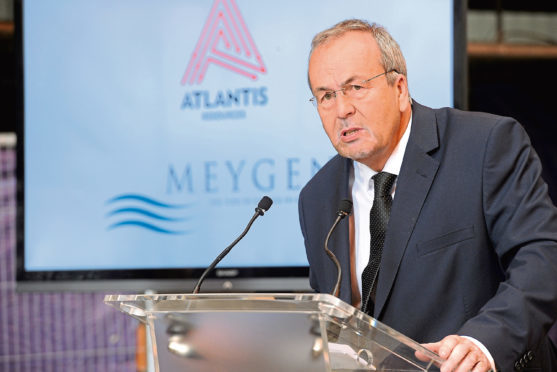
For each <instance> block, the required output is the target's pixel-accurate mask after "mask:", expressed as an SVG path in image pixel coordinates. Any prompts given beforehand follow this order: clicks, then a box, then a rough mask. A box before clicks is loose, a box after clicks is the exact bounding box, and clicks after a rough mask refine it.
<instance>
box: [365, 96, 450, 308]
mask: <svg viewBox="0 0 557 372" xmlns="http://www.w3.org/2000/svg"><path fill="white" fill-rule="evenodd" d="M438 146H439V141H438V134H437V124H436V118H435V113H434V111H433V110H432V109H429V108H426V107H424V106H421V105H419V104H418V103H416V102H414V103H413V108H412V129H411V132H410V138H409V140H408V145H407V146H406V151H405V153H404V159H403V162H402V167H401V170H400V175H399V177H398V180H397V186H396V191H395V197H394V199H393V206H392V209H391V217H390V220H389V225H388V227H387V235H386V237H385V245H384V248H383V255H382V259H381V268H380V270H379V281H378V282H377V294H376V298H375V311H374V316H375V317H377V318H379V317H380V315H381V312H382V310H383V307H384V305H385V303H386V301H387V298H388V296H389V293H390V291H391V289H392V286H393V284H394V281H395V278H396V274H397V272H398V268H399V266H400V262H401V260H402V257H403V255H404V252H405V250H406V246H407V244H408V240H409V239H410V236H411V234H412V231H413V230H414V226H415V224H416V221H417V219H418V216H419V214H420V210H421V208H422V205H423V203H424V201H425V199H426V197H427V194H428V192H429V189H430V187H431V184H432V182H433V179H434V177H435V174H436V173H437V169H438V168H439V162H438V161H437V160H435V159H433V158H432V157H430V156H429V154H428V153H429V152H430V151H432V150H434V149H436V148H437V147H438Z"/></svg>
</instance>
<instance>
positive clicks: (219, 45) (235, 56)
mask: <svg viewBox="0 0 557 372" xmlns="http://www.w3.org/2000/svg"><path fill="white" fill-rule="evenodd" d="M209 67H212V68H215V67H216V68H222V69H225V70H228V71H229V72H231V73H233V74H237V75H240V76H243V77H245V78H247V79H248V80H251V81H256V80H257V78H258V75H259V74H265V73H267V69H266V67H265V64H264V62H263V59H262V57H261V54H260V53H259V51H258V49H257V47H256V45H255V42H254V40H253V38H252V36H251V34H250V32H249V30H248V28H247V26H246V22H245V21H244V19H243V17H242V15H241V13H240V10H239V8H238V5H237V4H236V2H235V1H234V0H215V2H214V3H213V6H212V8H211V11H210V12H209V16H208V18H207V21H206V22H205V25H204V26H203V29H202V31H201V36H200V37H199V40H198V41H197V44H196V46H195V49H194V50H193V53H192V56H191V58H190V61H189V63H188V65H187V67H186V71H185V72H184V75H183V76H182V80H181V84H182V85H183V86H186V85H190V86H191V85H199V84H201V83H202V82H203V80H204V79H205V77H206V76H207V74H208V73H210V71H211V69H209ZM267 90H268V89H267V87H265V86H259V87H253V86H241V87H235V88H228V89H218V90H217V91H209V90H203V89H196V90H193V91H187V92H186V93H185V95H184V97H183V99H182V103H181V108H182V110H188V111H197V110H204V112H202V115H201V117H202V119H204V120H219V119H242V118H245V117H246V112H245V108H246V107H248V106H265V105H266V104H267V102H268V95H267ZM207 110H210V111H207ZM215 110H219V111H215ZM222 110H226V111H222Z"/></svg>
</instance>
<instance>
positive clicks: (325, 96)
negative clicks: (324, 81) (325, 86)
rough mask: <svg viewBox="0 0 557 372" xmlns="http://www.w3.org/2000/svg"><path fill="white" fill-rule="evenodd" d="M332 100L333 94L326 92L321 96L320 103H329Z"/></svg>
mask: <svg viewBox="0 0 557 372" xmlns="http://www.w3.org/2000/svg"><path fill="white" fill-rule="evenodd" d="M332 98H333V92H327V93H325V94H323V97H321V102H323V101H329V100H331V99H332Z"/></svg>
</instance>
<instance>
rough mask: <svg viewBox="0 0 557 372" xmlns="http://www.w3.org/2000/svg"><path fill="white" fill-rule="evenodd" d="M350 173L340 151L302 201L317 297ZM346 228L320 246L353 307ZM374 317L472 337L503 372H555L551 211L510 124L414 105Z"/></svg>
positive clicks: (408, 328)
mask: <svg viewBox="0 0 557 372" xmlns="http://www.w3.org/2000/svg"><path fill="white" fill-rule="evenodd" d="M352 167H353V164H352V161H351V160H349V159H346V158H342V157H340V156H338V155H337V156H336V157H334V158H333V159H331V160H330V161H329V162H328V163H327V164H326V165H325V166H324V167H323V168H322V169H321V170H320V171H319V172H318V173H317V174H316V175H315V176H314V177H313V178H312V179H311V181H310V182H309V183H308V184H307V185H306V186H305V187H304V188H303V190H302V191H301V193H300V199H299V213H300V224H301V228H302V233H303V235H304V239H305V246H306V251H307V257H308V260H309V264H310V284H311V286H312V288H314V289H315V290H316V291H318V292H330V291H331V290H332V288H333V286H334V283H335V280H336V270H335V267H334V265H333V263H332V262H331V260H330V259H329V258H328V257H327V255H326V254H325V253H324V250H323V243H324V240H325V237H326V235H327V232H328V230H329V228H330V227H331V225H332V223H333V221H334V220H335V218H336V211H337V208H338V205H339V202H340V200H342V199H344V198H349V199H351V190H349V186H348V180H349V174H350V172H351V169H352ZM348 225H349V222H348V219H344V220H343V221H341V224H340V225H339V226H338V228H337V230H336V231H335V233H334V234H333V236H332V238H331V241H330V243H329V248H330V249H331V250H332V251H333V252H334V253H335V255H336V256H337V258H338V259H339V261H340V263H341V266H342V269H343V273H344V275H343V278H342V282H341V287H340V297H341V299H343V300H344V301H346V302H348V303H351V300H352V299H351V283H350V274H349V273H350V267H349V265H350V254H349V244H350V242H349V232H348V231H349V227H348ZM374 317H375V318H377V319H378V320H380V321H382V322H383V323H385V324H387V325H389V326H391V327H393V328H394V329H396V330H397V331H400V332H402V333H403V334H405V335H407V336H409V337H410V338H413V339H415V340H416V341H418V342H435V341H439V340H441V339H442V338H443V337H445V336H447V335H449V334H458V335H463V336H471V337H474V338H476V339H477V340H479V341H480V342H482V343H483V344H484V345H485V346H486V347H487V349H488V350H489V351H490V352H491V354H492V356H493V357H494V359H495V362H496V364H497V366H498V368H499V369H500V370H501V371H511V370H513V369H514V368H515V364H516V366H517V367H521V364H522V365H524V366H525V367H526V369H525V370H542V371H550V370H557V366H556V365H552V364H551V363H555V359H556V357H555V354H554V349H553V348H552V346H551V345H550V343H549V339H548V337H547V331H548V330H549V328H550V326H551V324H552V323H553V322H554V321H555V319H556V318H557V210H556V208H555V207H554V206H553V204H552V202H551V200H550V199H549V196H548V194H547V186H546V184H545V183H544V181H543V180H542V178H541V165H540V161H539V159H538V157H537V155H536V154H535V152H534V150H533V148H532V147H531V144H530V141H529V139H528V137H527V135H526V133H525V131H524V130H523V128H522V127H521V125H520V124H519V123H518V122H516V121H515V120H513V119H511V118H505V117H499V116H494V115H489V114H481V113H470V112H463V111H458V110H454V109H450V108H443V109H438V110H433V109H430V108H427V107H425V106H421V105H419V104H418V103H416V102H414V103H413V108H412V129H411V133H410V137H409V141H408V145H407V148H406V151H405V154H404V160H403V162H402V168H401V170H400V175H399V176H398V179H397V188H396V195H395V197H394V200H393V205H392V210H391V217H390V220H389V224H388V228H387V234H386V238H385V245H384V249H383V255H382V261H381V267H380V271H379V280H378V287H377V294H376V305H375V312H374ZM517 362H518V363H517ZM521 368H522V367H521ZM539 368H542V369H539Z"/></svg>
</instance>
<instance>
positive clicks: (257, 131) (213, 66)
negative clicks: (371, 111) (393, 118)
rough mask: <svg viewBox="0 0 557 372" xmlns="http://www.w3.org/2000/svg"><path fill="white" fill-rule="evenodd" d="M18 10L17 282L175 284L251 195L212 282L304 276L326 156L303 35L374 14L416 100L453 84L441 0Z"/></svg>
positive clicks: (37, 2) (104, 2) (447, 15)
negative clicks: (306, 214) (393, 43)
mask: <svg viewBox="0 0 557 372" xmlns="http://www.w3.org/2000/svg"><path fill="white" fill-rule="evenodd" d="M17 6H18V7H19V8H18V9H19V11H18V12H19V13H20V14H19V16H18V17H19V25H18V30H19V31H18V33H19V40H20V47H21V101H22V104H21V118H22V121H21V123H20V127H19V141H18V144H19V146H18V150H19V169H20V172H19V173H20V182H21V184H20V185H21V187H20V189H21V193H20V202H21V208H20V211H21V213H20V214H19V222H20V234H19V235H20V236H19V242H18V255H19V260H18V280H19V285H22V286H23V287H25V286H26V285H31V286H34V285H45V284H49V283H50V284H51V285H52V286H53V287H55V288H61V287H60V283H62V282H64V283H65V282H72V281H77V283H78V285H81V284H86V283H88V284H89V285H90V286H92V287H95V284H94V283H103V282H102V281H103V280H113V279H119V280H124V279H125V280H131V281H133V280H136V279H137V280H139V279H141V280H152V281H151V282H150V284H148V285H147V286H148V287H149V286H151V287H153V288H148V287H147V288H146V289H158V287H160V283H158V284H157V281H158V280H160V281H164V280H167V279H173V280H176V281H177V282H178V283H180V286H181V287H183V289H184V290H186V289H187V288H189V287H190V286H191V283H192V280H194V279H195V277H197V276H199V274H200V273H201V271H202V269H203V268H205V267H206V266H208V265H209V263H210V262H211V261H212V260H213V259H214V258H215V257H216V256H217V255H218V254H219V253H220V252H221V251H222V250H223V249H224V248H225V247H226V246H227V245H228V244H230V242H231V241H233V240H234V239H235V238H236V237H237V236H238V235H239V234H240V232H242V230H243V229H244V227H245V225H246V224H247V222H248V221H249V219H250V217H251V216H252V214H253V213H254V208H255V206H256V205H257V203H258V201H259V200H260V199H261V197H262V196H264V195H268V196H269V197H271V198H272V199H273V201H274V204H273V206H272V208H271V209H270V210H269V211H268V212H267V213H266V214H265V215H264V216H263V217H260V218H259V219H258V220H257V221H256V222H255V224H254V226H253V227H252V231H250V233H249V234H248V235H247V236H246V237H245V238H244V240H242V241H241V242H240V243H239V245H238V246H237V247H235V249H234V250H233V251H232V252H231V253H230V254H229V255H228V256H227V257H226V258H225V259H224V260H223V261H222V262H221V263H220V264H219V268H220V269H221V270H220V271H217V272H216V273H214V274H213V275H212V277H220V278H221V279H222V278H225V279H226V280H231V279H234V278H237V279H242V280H244V281H243V282H241V283H243V284H242V285H240V287H236V288H235V289H243V288H242V286H246V287H245V288H246V289H249V288H248V287H249V286H250V285H251V284H250V283H249V282H250V280H255V281H257V282H258V285H261V286H262V287H257V288H258V289H262V290H267V289H269V290H272V289H281V288H278V287H284V288H282V289H284V290H288V289H295V287H296V286H297V285H294V284H292V283H290V284H289V283H288V280H289V279H293V278H295V279H300V280H302V282H300V283H302V284H300V285H301V286H302V287H306V286H307V279H306V276H307V260H306V255H305V249H304V245H303V239H302V235H301V233H300V228H299V225H298V212H297V199H298V194H299V191H300V189H301V188H302V187H303V186H304V184H305V183H306V182H307V181H308V180H309V179H310V178H311V177H312V175H314V174H315V173H316V172H317V171H318V170H319V168H320V167H322V166H323V165H324V164H325V163H326V162H327V160H328V159H330V158H331V157H332V156H333V155H334V154H335V151H334V149H333V148H332V146H331V145H330V142H329V140H328V138H327V137H326V135H325V134H324V131H323V130H322V127H321V123H320V120H319V117H318V114H317V111H316V109H315V108H314V107H313V106H312V104H311V103H310V102H309V101H308V99H309V98H310V96H311V92H310V90H309V88H308V85H307V59H308V52H309V46H310V42H311V39H312V37H313V35H315V34H316V33H317V32H319V31H321V30H323V29H325V28H327V27H329V26H331V25H333V24H335V23H337V22H338V21H340V20H343V19H346V18H363V19H367V20H369V21H372V22H377V23H379V24H382V25H384V26H385V27H386V28H387V29H388V30H389V31H390V32H391V34H392V35H393V36H394V38H395V39H396V40H397V41H398V42H399V44H400V46H401V48H402V51H403V53H404V54H405V57H406V60H407V65H408V80H409V88H410V92H411V94H412V96H413V97H414V99H416V100H417V101H419V102H421V103H424V104H426V105H428V106H433V107H440V106H454V105H455V91H456V90H457V89H455V87H456V86H455V85H456V84H460V83H458V82H455V78H454V76H455V65H456V64H455V52H456V51H457V50H458V48H460V47H461V46H459V45H458V42H456V43H455V40H458V38H457V37H455V32H456V31H455V27H454V25H455V19H456V18H457V17H456V16H455V9H456V8H457V6H456V5H454V4H453V3H452V2H451V1H445V0H429V1H419V2H418V1H415V0H393V1H390V2H384V1H377V0H358V1H356V0H352V1H343V2H339V1H334V0H326V1H298V0H283V1H259V2H254V1H248V0H214V1H198V0H161V1H152V0H116V1H114V0H56V1H48V2H47V1H43V0H24V1H18V2H17ZM323 203H327V201H326V200H324V201H323ZM265 278H267V279H269V278H271V279H276V281H275V282H274V283H275V284H276V283H280V284H277V285H278V287H277V288H275V287H273V285H271V284H269V285H268V286H267V287H268V288H267V287H265V284H262V283H264V281H262V280H263V279H265ZM92 283H93V284H92ZM120 283H121V284H120V285H117V287H126V286H127V285H130V286H131V287H133V285H132V284H130V282H125V281H121V282H120ZM122 283H127V284H122ZM229 284H230V283H229ZM252 284H253V283H252ZM98 286H100V288H101V289H104V288H106V283H103V284H99V285H98ZM289 286H292V287H289ZM131 287H130V288H131ZM217 287H218V285H217ZM296 288H297V287H296Z"/></svg>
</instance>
